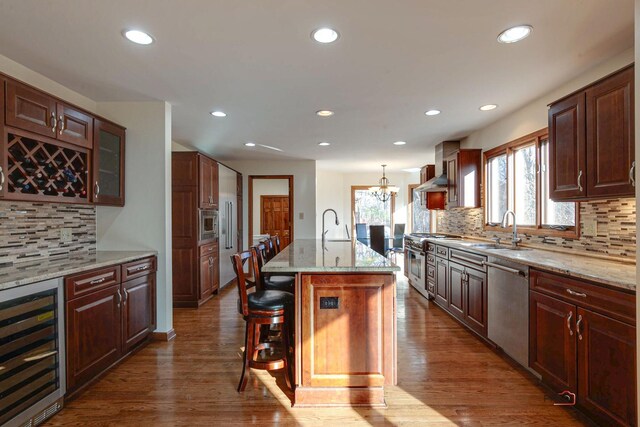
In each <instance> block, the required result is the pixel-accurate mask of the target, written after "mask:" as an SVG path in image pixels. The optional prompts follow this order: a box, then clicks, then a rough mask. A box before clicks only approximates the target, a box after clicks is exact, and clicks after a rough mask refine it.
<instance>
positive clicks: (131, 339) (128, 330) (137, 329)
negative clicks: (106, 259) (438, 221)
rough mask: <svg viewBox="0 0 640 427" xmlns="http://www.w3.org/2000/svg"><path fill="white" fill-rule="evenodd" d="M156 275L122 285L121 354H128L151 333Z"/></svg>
mask: <svg viewBox="0 0 640 427" xmlns="http://www.w3.org/2000/svg"><path fill="white" fill-rule="evenodd" d="M155 287H156V275H155V274H149V275H147V276H142V277H138V278H137V279H133V280H130V281H128V282H125V283H123V284H122V293H123V302H122V330H123V353H127V352H129V350H131V349H132V348H133V347H134V346H135V345H136V344H138V343H139V342H141V341H143V340H144V339H145V338H147V336H149V334H150V333H151V332H152V325H153V324H154V320H153V313H154V309H155Z"/></svg>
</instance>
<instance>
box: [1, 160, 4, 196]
mask: <svg viewBox="0 0 640 427" xmlns="http://www.w3.org/2000/svg"><path fill="white" fill-rule="evenodd" d="M3 188H4V171H3V170H2V166H0V191H2V189H3Z"/></svg>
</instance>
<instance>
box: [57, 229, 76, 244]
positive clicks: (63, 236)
mask: <svg viewBox="0 0 640 427" xmlns="http://www.w3.org/2000/svg"><path fill="white" fill-rule="evenodd" d="M72 240H73V235H72V234H71V229H70V228H61V229H60V241H61V242H63V243H65V242H70V241H72Z"/></svg>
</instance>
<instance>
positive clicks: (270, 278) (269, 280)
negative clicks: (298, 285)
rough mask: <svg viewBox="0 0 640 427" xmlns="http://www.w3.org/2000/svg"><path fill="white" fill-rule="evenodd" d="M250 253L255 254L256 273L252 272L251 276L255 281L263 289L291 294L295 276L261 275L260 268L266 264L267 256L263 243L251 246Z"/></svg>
mask: <svg viewBox="0 0 640 427" xmlns="http://www.w3.org/2000/svg"><path fill="white" fill-rule="evenodd" d="M251 252H254V253H255V257H256V260H257V263H258V264H257V268H256V271H254V273H253V274H254V276H255V278H256V280H259V281H261V283H262V286H263V288H264V289H271V290H276V291H285V292H290V293H293V288H294V285H295V282H296V278H295V276H291V275H280V274H270V275H267V274H263V273H262V267H263V266H264V265H265V264H266V260H267V256H268V255H267V247H266V244H265V243H259V244H257V245H256V246H252V247H251Z"/></svg>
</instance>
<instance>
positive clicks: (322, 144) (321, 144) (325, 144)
mask: <svg viewBox="0 0 640 427" xmlns="http://www.w3.org/2000/svg"><path fill="white" fill-rule="evenodd" d="M318 145H319V146H321V147H326V146H328V145H331V143H330V142H325V141H323V142H318Z"/></svg>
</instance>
